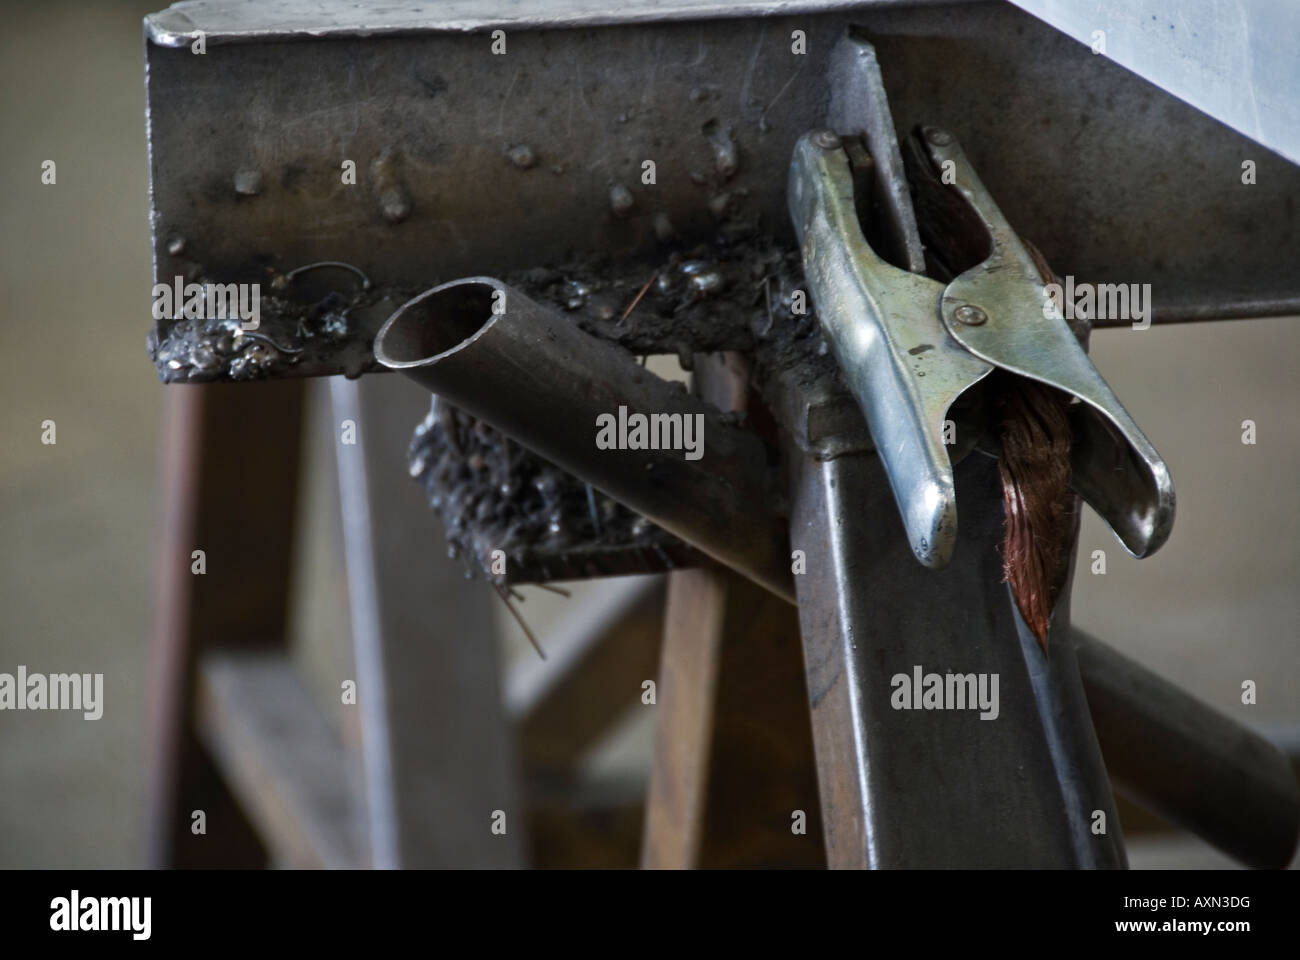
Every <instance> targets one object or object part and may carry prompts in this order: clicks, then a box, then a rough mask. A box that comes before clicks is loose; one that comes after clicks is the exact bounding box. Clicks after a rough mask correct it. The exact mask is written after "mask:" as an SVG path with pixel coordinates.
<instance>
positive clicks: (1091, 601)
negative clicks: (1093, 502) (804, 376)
mask: <svg viewBox="0 0 1300 960" xmlns="http://www.w3.org/2000/svg"><path fill="white" fill-rule="evenodd" d="M158 5H159V4H158V3H157V2H154V3H147V2H120V0H119V2H112V3H106V2H94V3H92V2H44V3H41V4H17V3H13V4H5V5H4V8H3V14H4V23H5V27H4V29H3V30H0V51H2V53H0V172H2V175H3V176H2V179H0V183H3V185H4V189H3V190H0V228H2V229H0V398H2V402H0V671H5V672H11V673H12V672H13V671H14V670H15V669H16V667H17V665H19V664H25V665H26V666H27V667H28V668H29V669H30V670H33V671H41V672H47V673H52V672H64V671H75V672H81V673H96V672H102V673H103V674H104V677H105V694H104V696H105V701H106V707H105V711H104V715H103V718H102V719H101V720H98V721H94V722H91V721H86V720H83V719H82V718H81V716H80V715H79V714H67V713H56V712H42V713H25V712H24V713H14V712H5V713H0V867H31V866H35V867H53V866H60V867H71V866H105V867H106V866H137V865H142V864H143V862H144V836H145V823H144V817H145V806H144V782H145V780H144V775H145V771H144V759H145V752H144V736H145V724H144V721H145V715H146V706H147V705H146V702H145V684H146V670H147V663H146V658H147V650H148V636H149V630H150V623H151V596H150V582H151V578H152V575H153V569H154V559H153V556H152V552H151V551H152V542H153V537H154V535H155V533H156V530H157V526H156V523H155V515H154V511H155V508H156V506H157V503H158V470H157V464H158V444H157V435H158V424H159V413H160V410H161V409H162V405H163V404H164V403H166V402H167V401H168V392H167V391H166V390H164V389H163V388H162V387H161V386H160V385H159V383H158V381H157V377H156V375H155V372H154V370H153V368H152V366H151V364H150V363H149V360H148V358H147V357H146V354H145V348H144V339H145V333H146V331H147V329H148V327H149V324H150V318H149V303H150V300H149V293H150V285H151V282H152V279H151V276H150V263H149V223H148V166H147V161H146V152H145V129H144V77H143V56H142V46H143V42H142V38H141V34H142V28H141V18H142V17H143V16H144V14H145V13H147V12H149V11H150V10H151V9H154V8H156V7H157V6H158ZM45 160H54V161H55V162H56V163H57V183H56V184H54V185H42V184H41V181H40V174H41V164H42V162H43V161H45ZM1057 266H1058V268H1059V269H1066V268H1068V265H1057ZM1157 295H1158V292H1157ZM1298 348H1300V320H1298V319H1296V318H1291V319H1275V320H1264V321H1257V322H1253V323H1220V324H1203V325H1194V326H1178V327H1172V328H1163V329H1161V328H1154V329H1152V330H1150V331H1147V332H1144V333H1133V332H1130V331H1127V330H1114V331H1102V332H1099V333H1097V334H1096V335H1095V336H1094V338H1093V355H1094V358H1095V361H1096V363H1097V366H1098V367H1099V368H1100V369H1101V370H1102V372H1103V373H1104V374H1105V376H1106V377H1107V378H1108V379H1109V380H1110V382H1111V384H1112V385H1113V386H1114V387H1115V389H1116V392H1117V393H1118V394H1119V396H1120V397H1121V398H1122V399H1123V400H1124V402H1125V404H1126V405H1127V406H1128V407H1129V409H1130V411H1131V412H1132V413H1133V415H1134V417H1135V418H1136V420H1137V421H1138V423H1140V424H1141V425H1142V427H1143V428H1144V430H1145V431H1146V432H1147V434H1148V435H1149V436H1150V437H1151V438H1152V440H1153V442H1154V443H1155V444H1156V446H1157V447H1158V448H1159V450H1160V451H1161V453H1162V454H1163V455H1164V456H1165V458H1166V459H1167V461H1168V462H1169V464H1170V467H1171V469H1172V472H1173V476H1174V478H1175V482H1176V485H1177V490H1178V500H1179V503H1178V522H1177V524H1176V526H1175V529H1174V534H1173V537H1172V539H1171V540H1170V542H1169V544H1168V545H1167V546H1166V547H1165V548H1164V549H1163V550H1162V551H1161V552H1160V553H1159V554H1158V555H1157V556H1155V557H1154V558H1152V559H1149V560H1145V561H1142V562H1137V561H1134V560H1132V559H1131V558H1129V557H1128V556H1127V555H1126V554H1125V553H1124V551H1123V549H1122V548H1121V547H1120V546H1119V545H1118V543H1117V542H1115V540H1114V539H1113V538H1112V537H1111V535H1110V533H1109V532H1108V531H1107V530H1106V529H1105V528H1104V526H1103V525H1102V524H1101V523H1100V522H1099V521H1097V520H1096V518H1095V517H1093V516H1091V515H1089V516H1088V517H1087V519H1086V520H1085V523H1084V528H1083V534H1082V539H1081V543H1080V547H1081V551H1082V557H1081V561H1080V565H1079V570H1080V572H1079V574H1078V576H1077V577H1076V582H1075V594H1074V597H1075V599H1074V615H1075V621H1076V622H1077V623H1078V624H1079V625H1081V626H1083V627H1085V628H1087V629H1089V630H1091V631H1092V632H1093V633H1095V634H1096V635H1098V636H1100V637H1102V638H1104V639H1106V640H1108V641H1109V642H1111V643H1112V644H1114V645H1116V646H1118V647H1119V648H1121V649H1123V650H1125V651H1126V652H1128V653H1129V654H1130V655H1132V656H1134V657H1135V658H1137V659H1138V660H1140V661H1142V662H1143V663H1145V664H1147V665H1149V666H1151V667H1153V668H1155V669H1156V670H1158V671H1159V672H1161V673H1163V674H1164V675H1165V676H1166V677H1168V678H1169V679H1171V680H1173V681H1175V682H1176V683H1179V684H1181V685H1182V686H1184V687H1185V688H1187V689H1188V690H1190V691H1192V692H1194V693H1195V694H1197V695H1199V696H1200V697H1202V698H1204V699H1205V700H1207V701H1209V702H1210V703H1212V704H1214V705H1216V706H1217V707H1219V708H1220V709H1222V710H1223V711H1225V712H1226V713H1228V714H1230V715H1231V716H1234V717H1237V718H1239V719H1243V720H1246V721H1248V722H1252V723H1256V724H1260V725H1275V726H1280V725H1284V724H1292V725H1294V724H1296V723H1300V648H1298V647H1297V643H1296V640H1297V629H1296V625H1297V623H1298V622H1300V616H1298V614H1300V591H1298V590H1297V572H1298V571H1300V537H1298V536H1297V533H1298V531H1297V517H1298V513H1297V507H1296V486H1297V484H1296V475H1297V470H1298V469H1300V426H1297V422H1296V417H1295V412H1294V411H1295V406H1296V403H1295V401H1296V398H1297V393H1296V359H1297V355H1298V354H1297V351H1298ZM319 393H320V391H317V392H316V393H315V394H313V395H314V396H315V395H319ZM47 419H49V420H54V421H55V422H56V424H57V443H56V444H55V445H52V446H49V445H43V444H42V443H41V423H42V421H44V420H47ZM1244 419H1252V420H1254V421H1255V422H1256V423H1257V425H1258V443H1257V444H1256V445H1254V446H1245V445H1243V444H1242V443H1241V439H1240V434H1241V422H1242V420H1244ZM412 426H414V424H412ZM312 462H314V463H316V464H317V466H320V465H321V464H322V463H323V461H321V460H319V459H317V460H315V461H312ZM395 468H396V469H403V466H402V465H400V464H399V465H396V467H395ZM328 472H329V471H328V470H327V469H322V470H320V471H313V470H310V469H309V471H308V473H309V476H311V477H312V478H313V479H311V480H309V483H310V484H311V488H310V489H309V491H308V497H307V506H306V507H305V514H304V517H305V520H306V522H307V526H308V528H309V533H308V535H307V538H306V541H305V542H306V543H307V544H308V548H309V549H308V550H307V551H306V552H305V553H304V555H303V557H302V559H301V561H300V563H299V568H300V576H299V580H298V582H299V585H300V588H301V594H302V596H303V597H308V598H314V601H313V602H314V604H315V606H314V608H309V609H308V610H307V611H305V613H304V614H303V615H301V616H299V617H298V619H297V621H296V622H297V629H298V630H299V632H300V634H301V633H305V634H308V636H306V637H300V640H303V641H305V642H306V643H307V645H308V646H312V644H313V643H315V645H316V647H317V648H318V651H319V650H323V651H325V652H324V653H320V652H318V653H317V654H316V656H317V658H318V661H317V662H319V658H321V657H325V658H328V657H330V656H338V655H339V654H338V651H339V650H340V649H341V647H340V644H343V643H345V641H346V636H345V635H344V636H341V637H340V636H338V634H339V633H340V632H341V631H343V632H345V630H346V622H345V620H344V619H343V618H342V617H340V616H336V615H332V614H331V613H329V612H328V607H327V605H328V604H330V603H335V604H337V603H338V598H337V596H336V595H335V596H334V597H333V600H331V599H330V597H331V594H330V593H329V592H328V590H323V589H320V588H319V585H320V583H321V582H323V581H324V580H325V578H327V577H329V576H330V570H331V569H333V564H334V560H333V558H332V555H331V552H330V551H331V550H332V549H333V548H332V547H331V540H330V537H329V536H327V535H325V534H322V533H320V531H321V530H323V529H325V525H327V524H328V523H330V522H336V521H332V520H331V511H332V510H334V509H335V507H334V505H333V504H332V503H331V501H330V499H329V496H328V483H329V482H330V481H329V479H328V476H327V475H328ZM1095 549H1102V550H1104V551H1105V553H1106V558H1107V572H1106V574H1105V575H1104V576H1096V575H1092V574H1091V573H1090V572H1089V562H1088V558H1089V557H1090V556H1091V553H1092V551H1093V550H1095ZM429 550H430V551H431V554H437V555H441V554H442V552H443V550H444V546H443V544H442V543H440V542H439V543H431V544H430V545H429ZM313 584H316V586H315V587H313ZM479 586H480V587H481V586H482V585H481V584H480V585H479ZM601 589H602V586H601V585H600V584H591V585H586V586H585V587H584V589H583V590H582V591H579V593H578V594H576V595H575V597H574V598H573V599H571V600H568V601H564V600H560V599H558V598H552V597H545V596H543V595H540V594H538V593H537V592H536V591H532V592H531V593H530V600H529V602H528V605H527V610H528V615H529V619H530V622H531V623H532V624H533V626H534V628H535V629H536V630H537V631H538V632H539V634H541V636H542V639H543V642H545V634H546V630H547V629H548V628H549V627H550V626H551V625H553V624H554V623H556V622H558V620H559V619H561V618H562V617H564V616H565V615H566V605H569V609H571V606H572V605H577V604H581V603H583V602H584V599H583V598H584V597H586V596H590V595H591V594H592V593H594V592H597V591H599V590H601ZM344 609H345V607H344ZM494 626H495V628H497V632H498V633H499V634H500V635H501V636H502V637H503V638H504V642H505V644H506V645H507V650H508V652H509V654H510V655H511V656H515V655H521V653H522V651H523V649H524V644H523V642H522V639H521V637H520V635H519V633H518V630H517V628H516V627H515V626H514V625H513V623H511V622H509V621H507V620H506V619H505V618H504V615H502V619H501V622H500V623H499V624H496V625H494ZM330 634H333V635H334V636H333V637H332V639H331V638H330V637H329V636H327V635H330ZM327 640H328V642H326V641H327ZM329 651H334V652H333V653H330V652H329ZM310 659H311V655H310V654H309V655H308V660H309V661H310ZM309 672H310V668H309ZM318 672H319V673H321V675H322V677H323V676H324V674H326V673H328V671H319V670H318ZM1246 679H1252V680H1255V681H1256V683H1257V684H1258V689H1259V693H1258V704H1257V705H1256V706H1253V707H1246V706H1243V705H1242V704H1241V702H1240V688H1241V682H1242V681H1243V680H1246ZM326 683H327V681H326V680H324V679H322V680H321V685H322V686H323V685H325V684H326ZM647 734H648V731H647V729H646V725H645V723H644V720H643V721H642V723H641V727H640V729H639V731H638V730H633V731H632V733H631V734H630V737H629V739H627V740H626V747H625V749H624V751H623V753H624V756H625V762H628V763H632V764H636V763H640V764H642V765H644V764H645V763H646V762H647V759H648V752H649V750H648V744H649V737H648V735H647ZM1207 856H1208V855H1207ZM1135 861H1137V862H1142V861H1141V860H1140V858H1136V857H1135ZM1148 862H1158V857H1155V858H1153V859H1152V860H1150V861H1148ZM1206 862H1222V861H1220V860H1217V859H1215V858H1209V859H1207V861H1206Z"/></svg>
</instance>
